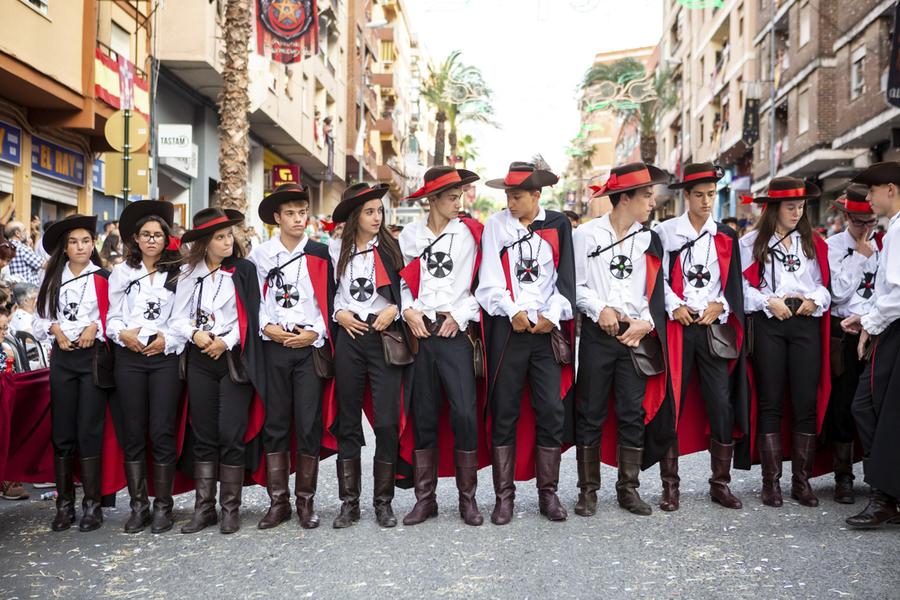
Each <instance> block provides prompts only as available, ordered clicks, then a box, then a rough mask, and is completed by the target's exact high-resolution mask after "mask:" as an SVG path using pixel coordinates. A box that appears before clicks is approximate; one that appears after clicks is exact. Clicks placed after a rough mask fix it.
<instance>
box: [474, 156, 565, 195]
mask: <svg viewBox="0 0 900 600" xmlns="http://www.w3.org/2000/svg"><path fill="white" fill-rule="evenodd" d="M557 181H559V177H557V176H556V175H555V174H553V173H551V172H550V171H547V170H545V169H538V168H537V167H536V166H534V165H533V164H532V163H528V162H520V161H516V162H513V163H512V164H511V165H509V172H508V173H507V174H506V177H504V178H503V179H491V180H490V181H486V182H485V185H486V186H488V187H491V188H495V189H498V190H526V191H537V190H539V189H541V188H543V187H547V186H548V185H555V184H556V182H557Z"/></svg>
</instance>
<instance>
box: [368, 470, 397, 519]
mask: <svg viewBox="0 0 900 600" xmlns="http://www.w3.org/2000/svg"><path fill="white" fill-rule="evenodd" d="M374 463H375V464H374V465H373V468H372V475H373V478H374V485H373V487H372V505H373V506H374V507H375V520H376V521H378V524H379V525H380V526H381V527H396V526H397V517H395V516H394V509H393V508H392V507H391V502H393V500H394V479H395V476H396V471H395V468H396V467H395V465H394V463H389V462H382V461H380V460H376V461H374Z"/></svg>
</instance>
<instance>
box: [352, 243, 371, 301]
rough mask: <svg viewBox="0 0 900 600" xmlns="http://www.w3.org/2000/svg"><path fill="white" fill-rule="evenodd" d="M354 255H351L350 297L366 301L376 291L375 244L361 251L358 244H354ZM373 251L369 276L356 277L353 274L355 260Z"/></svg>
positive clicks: (364, 261) (364, 260)
mask: <svg viewBox="0 0 900 600" xmlns="http://www.w3.org/2000/svg"><path fill="white" fill-rule="evenodd" d="M353 251H354V252H353V255H352V256H350V297H352V298H353V299H354V300H356V301H357V302H365V301H366V300H368V299H369V298H371V297H372V295H373V294H374V293H375V284H374V281H375V254H374V252H375V246H373V247H371V248H369V249H368V250H362V251H360V250H359V249H357V247H356V244H353ZM369 252H372V253H373V254H372V268H371V270H370V271H369V276H368V277H356V276H355V275H354V274H353V262H354V260H355V259H356V257H357V256H359V255H360V254H368V253H369ZM365 263H366V259H365V258H363V266H365Z"/></svg>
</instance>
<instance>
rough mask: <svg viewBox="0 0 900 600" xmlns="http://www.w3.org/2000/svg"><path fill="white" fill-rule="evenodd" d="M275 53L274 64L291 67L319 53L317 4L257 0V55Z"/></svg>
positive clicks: (299, 0) (303, 0)
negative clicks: (306, 54) (267, 49)
mask: <svg viewBox="0 0 900 600" xmlns="http://www.w3.org/2000/svg"><path fill="white" fill-rule="evenodd" d="M266 48H269V49H270V50H271V52H272V60H274V61H277V62H281V63H284V64H291V63H295V62H300V61H301V60H303V55H304V54H305V53H307V52H310V53H313V54H314V53H316V52H318V51H319V13H318V11H317V9H316V0H258V1H257V5H256V51H257V52H258V53H259V54H262V55H265V53H266V52H265V51H266Z"/></svg>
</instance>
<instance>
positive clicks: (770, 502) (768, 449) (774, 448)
mask: <svg viewBox="0 0 900 600" xmlns="http://www.w3.org/2000/svg"><path fill="white" fill-rule="evenodd" d="M759 460H760V462H761V463H762V464H761V467H762V493H761V494H760V496H761V497H762V503H763V504H765V505H766V506H774V507H776V508H777V507H779V506H781V505H782V504H784V500H783V499H782V497H781V483H780V482H781V463H782V456H781V434H780V433H766V434H763V435H761V436H759Z"/></svg>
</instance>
